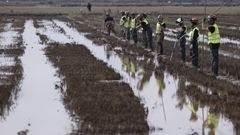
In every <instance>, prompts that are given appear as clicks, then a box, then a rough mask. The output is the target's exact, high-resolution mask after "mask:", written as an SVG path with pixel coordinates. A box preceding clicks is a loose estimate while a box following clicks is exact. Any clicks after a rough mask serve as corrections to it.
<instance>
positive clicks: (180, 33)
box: [176, 18, 187, 63]
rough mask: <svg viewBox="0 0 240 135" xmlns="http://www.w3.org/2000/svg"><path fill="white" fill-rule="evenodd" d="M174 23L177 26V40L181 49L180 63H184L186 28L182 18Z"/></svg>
mask: <svg viewBox="0 0 240 135" xmlns="http://www.w3.org/2000/svg"><path fill="white" fill-rule="evenodd" d="M176 23H177V25H178V28H177V32H176V33H177V39H178V40H179V43H180V48H181V58H182V61H183V62H184V63H185V61H186V32H187V27H186V26H185V25H184V21H183V19H182V18H178V19H177V20H176Z"/></svg>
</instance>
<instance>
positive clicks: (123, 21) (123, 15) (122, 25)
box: [119, 11, 126, 39]
mask: <svg viewBox="0 0 240 135" xmlns="http://www.w3.org/2000/svg"><path fill="white" fill-rule="evenodd" d="M120 14H121V18H120V22H119V25H120V28H121V33H120V35H121V36H122V37H123V39H125V38H126V33H125V28H124V24H125V22H126V14H125V12H124V11H121V12H120Z"/></svg>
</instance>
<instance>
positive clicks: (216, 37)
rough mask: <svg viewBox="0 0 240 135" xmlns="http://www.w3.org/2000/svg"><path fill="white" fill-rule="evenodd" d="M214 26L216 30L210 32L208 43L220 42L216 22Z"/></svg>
mask: <svg viewBox="0 0 240 135" xmlns="http://www.w3.org/2000/svg"><path fill="white" fill-rule="evenodd" d="M213 26H214V28H215V30H214V32H213V33H211V32H208V44H218V43H220V41H221V37H220V33H219V29H218V25H217V24H214V25H213Z"/></svg>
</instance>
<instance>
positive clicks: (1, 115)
mask: <svg viewBox="0 0 240 135" xmlns="http://www.w3.org/2000/svg"><path fill="white" fill-rule="evenodd" d="M12 26H13V24H12V23H6V24H5V27H4V29H3V32H1V33H0V43H1V47H0V48H1V49H3V50H4V51H3V53H2V54H1V55H0V122H1V121H4V120H6V118H7V117H8V115H9V113H10V111H11V110H13V109H14V107H15V106H14V104H15V101H16V99H17V97H18V92H19V85H20V82H21V79H22V71H23V69H22V66H21V61H20V55H19V54H11V53H10V51H11V49H19V50H20V49H21V46H17V45H16V44H17V42H18V41H17V40H16V39H17V37H18V36H19V33H18V31H17V30H16V29H15V28H13V27H12ZM9 50H10V51H9ZM9 54H11V55H9Z"/></svg>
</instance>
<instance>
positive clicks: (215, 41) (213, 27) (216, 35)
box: [203, 15, 221, 76]
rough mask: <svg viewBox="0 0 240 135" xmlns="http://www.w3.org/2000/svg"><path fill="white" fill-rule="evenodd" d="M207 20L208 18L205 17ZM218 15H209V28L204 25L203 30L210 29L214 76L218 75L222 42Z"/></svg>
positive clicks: (208, 33) (209, 36)
mask: <svg viewBox="0 0 240 135" xmlns="http://www.w3.org/2000/svg"><path fill="white" fill-rule="evenodd" d="M204 20H206V19H204ZM216 21H217V17H216V16H215V15H209V16H208V17H207V22H208V25H209V26H208V28H205V27H204V26H203V30H205V31H208V32H207V35H208V45H209V46H210V49H211V53H212V72H213V75H214V76H218V69H219V47H220V42H221V36H220V32H219V27H218V25H217V23H216Z"/></svg>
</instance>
